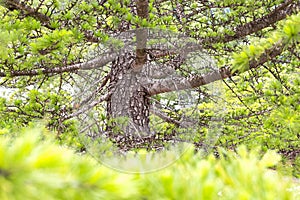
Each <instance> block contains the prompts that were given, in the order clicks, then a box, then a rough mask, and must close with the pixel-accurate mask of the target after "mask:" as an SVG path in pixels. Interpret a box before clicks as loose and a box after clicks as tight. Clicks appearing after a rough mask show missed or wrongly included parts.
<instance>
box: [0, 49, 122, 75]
mask: <svg viewBox="0 0 300 200" xmlns="http://www.w3.org/2000/svg"><path fill="white" fill-rule="evenodd" d="M117 55H118V54H117V53H110V54H104V55H102V56H99V57H97V58H95V59H92V60H90V61H87V62H84V63H77V64H74V65H69V66H62V67H54V68H41V69H32V70H12V71H10V72H0V77H17V76H37V75H41V74H48V75H53V74H59V73H63V72H75V71H77V70H89V69H95V68H99V67H103V66H105V65H106V64H108V63H109V62H111V61H113V60H114V59H115V58H116V56H117Z"/></svg>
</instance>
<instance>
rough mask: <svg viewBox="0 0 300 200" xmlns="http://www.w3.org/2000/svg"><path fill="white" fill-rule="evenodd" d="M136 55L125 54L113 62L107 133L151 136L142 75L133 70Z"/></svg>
mask: <svg viewBox="0 0 300 200" xmlns="http://www.w3.org/2000/svg"><path fill="white" fill-rule="evenodd" d="M134 65H135V56H133V55H131V54H130V53H126V54H125V55H124V56H119V57H118V58H117V59H116V60H115V61H114V62H113V63H112V69H111V70H112V71H111V79H110V80H111V81H110V87H109V90H110V91H109V92H110V93H111V94H112V95H111V96H110V98H109V100H108V101H107V116H108V118H109V120H110V121H111V122H112V123H109V126H108V131H110V132H111V133H113V135H115V136H116V135H118V136H120V135H122V134H123V135H124V137H134V138H135V137H142V136H147V135H149V134H150V128H149V108H150V101H149V98H148V96H149V95H148V93H147V90H146V89H145V88H144V87H143V85H142V83H141V82H140V80H141V79H140V73H139V72H137V71H135V70H134Z"/></svg>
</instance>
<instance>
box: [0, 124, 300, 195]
mask: <svg viewBox="0 0 300 200" xmlns="http://www.w3.org/2000/svg"><path fill="white" fill-rule="evenodd" d="M9 135H11V134H9ZM9 135H6V136H5V135H2V136H1V137H2V138H1V141H0V143H1V145H0V198H1V199H3V200H6V199H7V200H8V199H9V200H13V199H89V200H91V199H206V200H209V199H266V200H267V199H270V200H273V199H296V198H298V197H299V189H297V187H299V186H297V184H296V183H293V182H292V180H290V179H287V178H284V177H282V176H281V175H279V174H278V173H276V172H275V171H273V170H269V169H268V167H272V166H274V165H276V164H277V163H278V161H279V160H280V156H279V155H278V154H276V153H275V152H274V151H268V152H267V153H266V154H265V155H264V156H263V157H260V156H259V154H258V151H251V152H248V151H247V150H246V148H245V147H240V148H238V152H237V154H236V153H233V152H226V151H223V150H221V151H220V152H219V153H220V155H221V158H220V159H216V158H215V157H213V156H209V157H208V158H206V159H203V157H201V156H200V155H199V154H196V155H195V154H194V151H193V149H189V150H188V151H187V152H186V153H185V154H183V156H182V157H181V158H180V159H179V160H178V161H177V162H176V163H174V164H173V165H172V166H170V167H168V168H165V169H163V170H161V171H158V172H153V173H150V174H135V175H133V174H132V175H130V174H122V173H118V172H116V171H113V170H111V169H108V168H106V167H104V166H101V165H99V164H97V163H95V161H94V160H93V159H91V158H90V157H88V156H86V155H82V156H79V155H75V154H74V153H73V152H72V151H70V150H68V149H66V148H63V147H60V146H57V145H54V144H53V140H52V139H51V138H52V136H51V133H50V132H48V131H46V130H44V129H37V128H35V129H28V130H27V131H26V132H21V133H19V134H18V135H19V136H18V137H16V138H12V137H9ZM298 184H299V183H298Z"/></svg>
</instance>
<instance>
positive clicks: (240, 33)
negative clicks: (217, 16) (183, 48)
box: [199, 0, 300, 44]
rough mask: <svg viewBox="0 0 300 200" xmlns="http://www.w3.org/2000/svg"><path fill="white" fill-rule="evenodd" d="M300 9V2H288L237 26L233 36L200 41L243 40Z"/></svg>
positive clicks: (293, 0) (292, 0) (228, 35)
mask: <svg viewBox="0 0 300 200" xmlns="http://www.w3.org/2000/svg"><path fill="white" fill-rule="evenodd" d="M299 8H300V1H299V0H287V1H285V2H284V3H282V4H281V5H279V6H278V7H277V8H275V9H274V10H273V11H272V12H270V13H269V14H267V15H265V16H263V17H261V18H258V19H256V20H253V21H251V22H249V23H246V24H244V25H240V26H237V27H236V28H235V33H234V34H233V35H230V34H226V35H224V36H217V37H208V38H202V39H200V40H199V41H200V43H201V44H211V43H218V42H230V41H233V40H236V39H239V38H243V37H245V36H247V35H250V34H252V33H255V32H257V31H260V30H262V29H264V28H266V27H269V26H271V25H273V24H275V23H276V22H278V21H280V20H283V19H285V18H286V17H287V16H288V15H292V14H293V13H295V12H296V11H297V10H299Z"/></svg>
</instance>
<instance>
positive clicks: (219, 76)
mask: <svg viewBox="0 0 300 200" xmlns="http://www.w3.org/2000/svg"><path fill="white" fill-rule="evenodd" d="M284 47H285V44H284V43H282V42H278V43H277V44H276V45H274V46H273V47H272V48H270V49H268V50H266V51H265V52H264V53H263V54H262V55H261V56H260V58H259V59H253V60H250V61H249V69H254V68H257V67H258V66H260V65H262V64H263V63H265V62H267V61H268V60H270V59H271V58H274V57H276V56H278V55H279V54H281V52H282V51H283V49H284ZM234 75H237V73H232V72H231V70H230V67H223V68H221V69H219V70H217V71H213V72H210V73H208V74H205V75H193V76H191V77H189V78H182V77H175V78H170V79H163V80H159V81H156V82H155V83H153V84H151V86H150V87H149V89H148V93H149V95H150V96H152V95H156V94H160V93H165V92H172V91H176V90H184V89H191V88H196V87H199V86H202V85H206V84H209V83H212V82H215V81H218V80H223V79H225V78H228V77H231V76H234Z"/></svg>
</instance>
